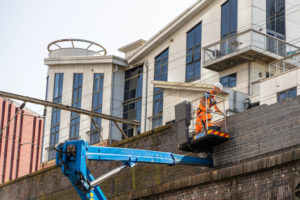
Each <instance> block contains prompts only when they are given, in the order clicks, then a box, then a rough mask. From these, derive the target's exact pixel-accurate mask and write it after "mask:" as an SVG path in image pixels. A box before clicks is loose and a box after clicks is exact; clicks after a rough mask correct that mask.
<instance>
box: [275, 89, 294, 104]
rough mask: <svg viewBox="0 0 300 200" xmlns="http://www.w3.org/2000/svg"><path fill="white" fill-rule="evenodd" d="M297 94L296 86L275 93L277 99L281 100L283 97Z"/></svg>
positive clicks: (291, 96) (287, 97)
mask: <svg viewBox="0 0 300 200" xmlns="http://www.w3.org/2000/svg"><path fill="white" fill-rule="evenodd" d="M295 96H297V88H292V89H289V90H285V91H283V92H280V93H278V94H277V101H278V102H282V101H283V100H285V99H289V98H293V97H295Z"/></svg>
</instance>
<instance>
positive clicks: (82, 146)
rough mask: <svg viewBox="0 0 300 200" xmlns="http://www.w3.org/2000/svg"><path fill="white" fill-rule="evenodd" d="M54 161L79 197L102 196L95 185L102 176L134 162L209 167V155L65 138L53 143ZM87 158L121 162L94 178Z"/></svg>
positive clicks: (99, 199) (94, 198) (100, 198)
mask: <svg viewBox="0 0 300 200" xmlns="http://www.w3.org/2000/svg"><path fill="white" fill-rule="evenodd" d="M56 151H57V153H56V165H58V166H60V167H61V169H62V172H63V174H64V175H66V176H67V177H68V178H69V180H70V181H71V183H72V185H73V186H74V188H75V189H76V191H77V193H78V194H79V195H80V197H81V199H83V200H105V199H106V197H105V195H104V193H103V192H102V191H101V189H100V187H99V186H98V184H99V183H101V182H102V181H104V180H105V179H106V178H108V177H110V176H112V175H114V174H116V173H118V172H120V171H121V170H122V169H124V168H126V167H133V166H134V165H135V164H137V163H156V164H168V165H176V164H186V165H199V166H206V167H212V166H213V161H212V159H211V158H199V157H193V156H184V155H178V154H173V153H168V152H159V151H148V150H138V149H126V148H114V147H99V146H89V144H88V143H87V142H86V141H83V140H77V141H76V140H74V141H66V142H65V143H63V144H60V145H58V146H57V147H56ZM87 160H99V161H120V162H121V163H122V165H121V166H120V167H118V168H116V169H114V170H112V171H110V172H108V173H106V174H104V175H102V176H100V177H98V178H96V179H95V178H94V177H93V175H92V174H91V172H90V170H89V169H88V167H87V163H86V162H87Z"/></svg>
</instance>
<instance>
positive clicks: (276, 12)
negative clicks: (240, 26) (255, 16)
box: [266, 0, 286, 56]
mask: <svg viewBox="0 0 300 200" xmlns="http://www.w3.org/2000/svg"><path fill="white" fill-rule="evenodd" d="M266 21H267V34H268V35H270V36H273V37H276V38H278V39H281V40H285V0H267V1H266ZM267 50H268V51H270V52H273V53H276V54H278V55H281V56H285V55H286V48H285V44H284V43H283V42H278V41H277V40H275V39H273V38H267Z"/></svg>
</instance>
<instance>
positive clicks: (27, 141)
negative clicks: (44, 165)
mask: <svg viewBox="0 0 300 200" xmlns="http://www.w3.org/2000/svg"><path fill="white" fill-rule="evenodd" d="M43 121H44V120H43V118H41V117H40V116H39V115H38V114H37V113H35V112H33V111H31V110H29V109H27V108H23V109H20V104H18V103H17V102H15V101H12V100H10V99H4V98H0V130H1V134H0V136H1V137H0V163H1V164H0V178H1V179H0V183H4V182H7V181H10V180H13V179H16V178H18V177H21V176H24V175H27V174H31V173H33V172H35V171H37V170H38V169H39V168H40V162H41V150H42V138H43V126H44V123H43Z"/></svg>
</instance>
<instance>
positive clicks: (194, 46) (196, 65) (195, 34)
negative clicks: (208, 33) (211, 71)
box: [186, 23, 202, 81]
mask: <svg viewBox="0 0 300 200" xmlns="http://www.w3.org/2000/svg"><path fill="white" fill-rule="evenodd" d="M201 38H202V24H201V23H200V24H198V25H197V26H195V27H194V28H192V29H191V30H190V31H189V32H188V33H187V50H186V81H191V80H194V79H197V78H200V72H201V65H200V63H201Z"/></svg>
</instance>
